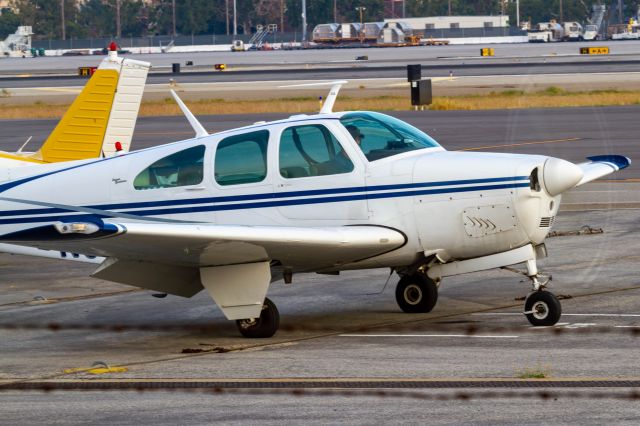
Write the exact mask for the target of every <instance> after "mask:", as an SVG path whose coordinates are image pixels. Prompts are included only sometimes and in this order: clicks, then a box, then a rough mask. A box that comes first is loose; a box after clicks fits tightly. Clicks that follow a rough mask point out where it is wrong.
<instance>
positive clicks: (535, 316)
mask: <svg viewBox="0 0 640 426" xmlns="http://www.w3.org/2000/svg"><path fill="white" fill-rule="evenodd" d="M524 311H525V312H528V313H525V316H526V317H527V319H528V320H529V322H530V323H531V325H533V326H534V327H544V326H551V325H555V324H556V323H557V322H558V321H559V320H560V316H561V315H562V305H561V304H560V301H559V300H558V298H557V297H556V296H555V295H554V294H553V293H550V292H548V291H543V290H538V291H534V292H532V293H529V294H528V295H527V298H526V299H525V301H524Z"/></svg>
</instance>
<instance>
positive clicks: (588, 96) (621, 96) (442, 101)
mask: <svg viewBox="0 0 640 426" xmlns="http://www.w3.org/2000/svg"><path fill="white" fill-rule="evenodd" d="M5 98H6V96H5ZM186 103H187V104H188V106H189V108H190V109H191V111H192V112H193V113H194V114H196V115H209V114H211V115H221V114H257V113H267V112H275V113H278V112H280V113H288V114H299V113H315V112H317V111H318V110H319V109H320V103H319V102H318V99H317V98H316V97H313V96H309V97H291V98H279V99H267V100H224V99H200V100H194V101H187V102H186ZM638 104H640V91H623V90H592V91H580V92H571V91H565V90H564V89H561V88H558V87H555V86H552V87H548V88H547V89H545V90H542V91H537V92H528V91H523V90H506V91H501V92H490V93H484V94H479V95H461V96H442V97H434V100H433V104H432V105H430V106H429V109H430V110H490V109H522V108H561V107H589V106H616V105H618V106H622V105H638ZM68 106H69V105H68V104H47V103H44V102H41V101H38V102H35V103H33V104H16V105H6V104H5V105H1V106H0V119H20V118H59V117H61V116H62V114H64V112H65V111H66V110H67V108H68ZM334 109H335V110H336V111H355V110H384V111H402V110H409V109H411V103H410V101H409V97H408V96H376V97H371V98H366V97H365V98H361V97H348V96H341V97H339V98H338V101H337V102H336V106H335V108H334ZM181 114H182V113H181V112H180V109H179V108H178V106H177V105H176V104H175V103H174V101H173V99H171V98H166V99H164V100H161V101H151V102H143V103H142V105H141V107H140V116H169V115H181Z"/></svg>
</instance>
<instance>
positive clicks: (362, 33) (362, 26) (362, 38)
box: [356, 6, 367, 43]
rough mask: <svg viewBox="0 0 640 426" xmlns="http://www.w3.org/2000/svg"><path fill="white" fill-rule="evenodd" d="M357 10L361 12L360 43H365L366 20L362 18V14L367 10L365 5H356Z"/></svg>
mask: <svg viewBox="0 0 640 426" xmlns="http://www.w3.org/2000/svg"><path fill="white" fill-rule="evenodd" d="M356 10H357V11H358V12H360V43H364V20H363V18H362V14H363V13H364V11H365V10H367V8H366V7H364V6H358V7H356Z"/></svg>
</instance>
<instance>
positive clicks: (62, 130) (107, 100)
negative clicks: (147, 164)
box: [33, 69, 119, 163]
mask: <svg viewBox="0 0 640 426" xmlns="http://www.w3.org/2000/svg"><path fill="white" fill-rule="evenodd" d="M118 76H119V73H118V71H116V70H114V69H97V70H96V71H95V73H94V74H93V76H92V77H91V78H90V79H89V82H88V83H87V85H86V86H85V87H84V89H83V90H82V92H81V93H80V95H78V97H77V98H76V100H75V101H74V102H73V104H71V107H69V109H68V110H67V112H66V113H65V114H64V116H63V117H62V120H60V122H59V123H58V125H57V126H56V128H55V129H54V130H53V132H52V133H51V134H50V135H49V137H48V138H47V140H46V141H45V143H44V145H42V147H41V148H40V150H38V151H37V152H36V153H34V154H33V158H35V159H39V160H42V161H43V162H46V163H54V162H58V161H72V160H82V159H85V158H96V157H99V156H100V153H101V149H102V142H103V139H104V135H105V132H106V129H107V123H108V121H109V115H110V113H111V107H112V105H113V99H114V96H115V94H116V88H117V86H118Z"/></svg>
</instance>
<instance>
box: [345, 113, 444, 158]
mask: <svg viewBox="0 0 640 426" xmlns="http://www.w3.org/2000/svg"><path fill="white" fill-rule="evenodd" d="M340 122H341V123H342V125H343V126H344V127H345V128H346V129H347V131H348V132H349V133H350V134H351V137H353V139H354V140H355V141H356V143H357V144H358V145H359V146H360V149H362V152H364V155H365V156H366V157H367V159H368V160H369V161H375V160H380V159H381V158H386V157H390V156H392V155H396V154H400V153H402V152H408V151H414V150H417V149H425V148H434V147H439V146H440V145H439V144H438V142H436V141H435V140H433V139H432V138H431V137H430V136H428V135H427V134H426V133H424V132H422V131H420V130H418V129H416V128H415V127H413V126H411V125H410V124H407V123H405V122H404V121H401V120H398V119H397V118H393V117H390V116H388V115H385V114H380V113H377V112H353V113H349V114H345V115H343V116H342V118H340Z"/></svg>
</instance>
